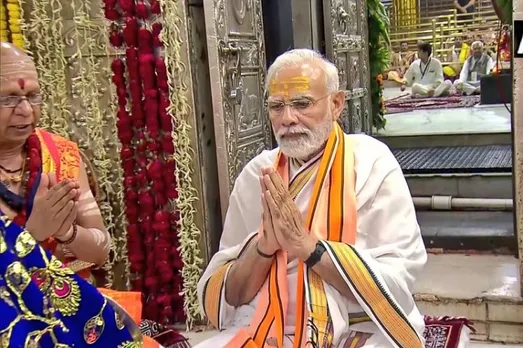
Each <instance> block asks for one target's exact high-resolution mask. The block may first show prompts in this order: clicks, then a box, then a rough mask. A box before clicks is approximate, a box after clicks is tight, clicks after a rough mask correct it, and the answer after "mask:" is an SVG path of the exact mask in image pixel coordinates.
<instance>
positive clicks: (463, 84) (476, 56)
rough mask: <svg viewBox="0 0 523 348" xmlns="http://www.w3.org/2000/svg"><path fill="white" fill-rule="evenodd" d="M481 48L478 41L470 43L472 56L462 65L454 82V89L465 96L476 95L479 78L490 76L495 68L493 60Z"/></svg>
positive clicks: (478, 89) (481, 45) (481, 44)
mask: <svg viewBox="0 0 523 348" xmlns="http://www.w3.org/2000/svg"><path fill="white" fill-rule="evenodd" d="M483 48H484V47H483V43H482V42H480V41H474V42H473V43H472V55H471V56H470V57H469V58H468V59H467V60H466V61H465V64H463V69H461V73H460V75H459V79H457V80H456V81H454V86H456V89H457V90H458V91H460V92H462V93H464V94H466V95H471V94H478V93H479V92H480V80H481V78H482V77H483V76H486V75H488V74H490V71H491V70H492V69H493V68H494V66H495V64H494V60H492V58H490V56H489V55H488V54H486V53H485V50H484V49H483Z"/></svg>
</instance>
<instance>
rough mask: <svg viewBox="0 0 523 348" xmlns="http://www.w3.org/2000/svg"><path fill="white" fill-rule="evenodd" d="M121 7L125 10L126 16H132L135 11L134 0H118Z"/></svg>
mask: <svg viewBox="0 0 523 348" xmlns="http://www.w3.org/2000/svg"><path fill="white" fill-rule="evenodd" d="M118 4H119V5H120V8H121V9H122V10H123V11H124V13H125V15H126V16H132V15H133V13H134V1H133V0H118Z"/></svg>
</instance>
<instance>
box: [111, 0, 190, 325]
mask: <svg viewBox="0 0 523 348" xmlns="http://www.w3.org/2000/svg"><path fill="white" fill-rule="evenodd" d="M104 3H105V15H106V18H107V19H109V20H112V21H114V22H113V23H112V24H111V27H110V35H109V38H110V42H111V44H112V45H113V46H115V47H122V48H125V59H120V58H117V59H115V60H114V61H113V63H112V71H113V77H112V80H113V83H114V84H115V86H116V93H117V96H118V112H117V118H118V121H117V128H118V138H119V139H120V141H121V143H122V149H121V152H120V155H121V160H122V168H123V171H124V189H125V193H124V200H125V208H126V216H127V220H128V226H127V234H128V244H127V245H128V249H129V250H128V254H129V262H130V264H131V272H132V273H133V284H132V285H133V289H135V290H138V291H142V293H143V294H144V298H145V305H144V317H145V318H148V319H151V320H155V321H158V322H160V323H166V324H169V323H173V322H176V321H182V320H184V319H185V314H184V311H183V298H182V296H181V295H179V294H180V293H181V291H182V290H183V280H182V277H181V270H182V267H183V262H182V260H181V258H180V255H179V253H178V250H177V248H178V246H179V244H178V238H177V231H176V226H177V224H176V222H177V220H178V219H179V216H178V213H177V212H176V211H173V209H172V203H171V202H172V200H174V199H176V198H177V197H178V191H177V188H176V179H175V169H176V165H175V162H174V160H172V155H173V154H174V145H173V139H172V137H171V131H172V121H171V117H170V115H169V114H168V113H167V108H168V107H169V98H168V93H169V86H168V79H167V68H166V66H165V62H164V60H163V59H162V58H161V57H160V55H159V54H158V52H157V50H158V49H159V48H160V47H162V46H163V43H162V42H161V40H160V38H159V35H160V32H161V30H162V25H161V23H158V22H154V20H155V19H156V17H157V16H156V15H158V14H160V4H159V2H158V1H155V0H151V1H149V3H150V5H147V2H145V1H143V0H136V2H135V1H134V0H104ZM150 22H154V23H152V25H151V26H150V28H151V30H149V29H147V27H148V25H145V24H148V23H150ZM126 72H127V76H128V79H127V80H128V81H126V77H125V76H126V74H125V73H126ZM128 104H129V107H128ZM129 109H130V110H129Z"/></svg>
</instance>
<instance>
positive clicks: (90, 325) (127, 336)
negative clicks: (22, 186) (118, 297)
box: [0, 211, 158, 348]
mask: <svg viewBox="0 0 523 348" xmlns="http://www.w3.org/2000/svg"><path fill="white" fill-rule="evenodd" d="M70 293H75V296H67V295H69V294H70ZM65 298H68V299H69V300H68V303H66V304H65V305H64V303H60V301H63V299H65ZM71 298H74V299H75V300H71ZM57 308H61V310H57ZM0 313H1V315H0V347H1V348H4V347H6V348H7V347H9V348H18V347H42V348H46V347H58V348H61V347H63V348H65V347H103V348H112V347H114V348H124V347H125V348H133V347H144V346H148V345H147V343H145V344H144V341H143V337H142V335H141V334H140V330H139V329H138V327H137V325H136V324H135V323H134V321H133V320H132V319H131V318H130V317H129V316H128V315H127V314H126V312H125V311H124V310H123V309H122V308H121V307H119V306H118V305H117V304H116V303H115V302H114V301H112V300H111V299H110V298H108V297H106V296H103V295H102V294H101V293H100V292H99V291H98V290H97V289H96V288H95V287H93V286H92V285H90V284H89V283H87V282H86V281H84V280H83V279H82V278H81V277H79V276H78V275H76V274H74V272H73V271H71V270H70V269H68V268H66V267H64V266H63V264H62V263H61V262H60V261H59V260H58V259H56V258H55V257H54V256H52V255H51V253H50V252H48V251H46V250H44V249H43V248H42V247H41V246H40V245H39V244H38V243H37V242H36V241H35V239H34V238H33V237H32V236H31V234H30V233H29V232H27V231H25V230H23V229H22V228H20V227H19V226H17V225H16V224H15V223H13V222H12V221H10V220H9V219H8V218H7V217H6V216H5V215H3V213H2V212H1V211H0ZM156 347H158V344H157V343H156Z"/></svg>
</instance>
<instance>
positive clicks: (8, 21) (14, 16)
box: [0, 0, 25, 49]
mask: <svg viewBox="0 0 523 348" xmlns="http://www.w3.org/2000/svg"><path fill="white" fill-rule="evenodd" d="M22 15H23V13H22V9H21V5H20V3H19V2H18V0H6V1H5V2H4V1H2V3H1V6H0V40H1V41H7V42H11V43H13V44H14V45H15V46H16V47H19V48H22V49H23V48H24V47H25V40H24V35H23V33H22V25H23V20H22V18H23V17H22Z"/></svg>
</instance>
